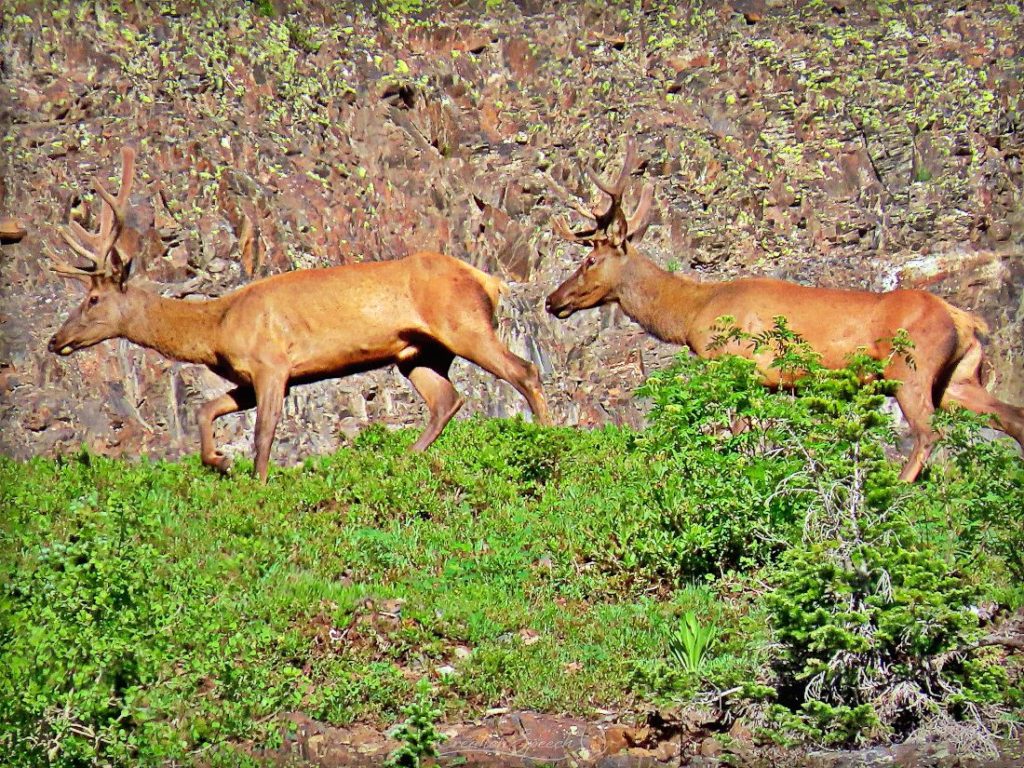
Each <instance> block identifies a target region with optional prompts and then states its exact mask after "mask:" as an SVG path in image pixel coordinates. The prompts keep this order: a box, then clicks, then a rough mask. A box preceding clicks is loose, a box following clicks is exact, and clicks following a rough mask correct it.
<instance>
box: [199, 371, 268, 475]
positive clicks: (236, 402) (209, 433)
mask: <svg viewBox="0 0 1024 768" xmlns="http://www.w3.org/2000/svg"><path fill="white" fill-rule="evenodd" d="M255 405H256V395H255V393H254V392H253V391H252V388H251V387H238V388H237V389H233V390H231V391H230V392H228V393H227V394H224V395H221V396H220V397H217V398H214V399H213V400H210V401H208V402H206V403H203V404H202V405H201V406H200V407H199V415H198V421H199V457H200V459H201V460H202V462H203V464H205V465H206V466H208V467H213V468H214V469H216V470H217V471H218V472H222V473H225V474H226V473H227V471H228V470H229V469H230V468H231V459H229V458H228V457H227V456H225V455H224V454H223V453H221V452H220V451H218V450H217V447H216V445H214V442H213V422H214V420H215V419H218V418H220V417H221V416H225V415H227V414H229V413H235V412H236V411H247V410H249V409H250V408H253V407H254V406H255Z"/></svg>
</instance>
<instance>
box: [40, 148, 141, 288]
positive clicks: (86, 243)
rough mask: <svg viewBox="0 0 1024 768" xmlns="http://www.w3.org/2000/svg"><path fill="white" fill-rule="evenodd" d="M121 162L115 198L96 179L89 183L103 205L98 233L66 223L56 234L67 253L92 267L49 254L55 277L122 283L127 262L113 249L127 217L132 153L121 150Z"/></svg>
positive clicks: (133, 164) (132, 165) (125, 276)
mask: <svg viewBox="0 0 1024 768" xmlns="http://www.w3.org/2000/svg"><path fill="white" fill-rule="evenodd" d="M121 162H122V168H121V186H120V189H119V190H118V193H117V195H112V194H110V192H108V191H107V189H106V187H104V186H103V184H102V182H101V181H100V180H99V178H94V179H93V185H94V186H95V187H96V192H97V193H99V196H100V197H101V198H103V202H104V203H105V205H104V206H103V208H102V210H101V211H100V228H99V231H98V232H89V231H88V230H86V229H85V228H84V227H83V226H82V225H81V224H79V223H78V222H77V221H73V220H70V219H69V221H68V226H66V227H65V226H62V227H59V228H58V230H57V231H58V232H59V234H60V236H61V238H63V240H64V242H66V243H67V244H68V245H69V246H70V247H71V250H73V251H74V252H75V253H76V254H78V255H79V256H81V257H83V258H84V259H86V260H88V261H89V262H90V263H91V264H92V266H91V267H86V268H82V267H76V266H74V265H73V264H69V263H68V262H66V261H63V260H61V259H59V258H57V257H56V256H54V255H53V254H52V253H51V254H50V259H51V261H52V269H53V271H54V272H56V273H57V274H59V275H62V276H64V277H73V278H78V279H81V278H84V277H88V278H93V277H110V278H115V279H116V280H118V282H123V281H124V280H125V278H127V276H128V267H129V265H130V263H131V258H130V257H129V258H127V259H123V258H122V256H121V253H120V252H119V251H118V249H117V239H118V237H120V236H121V232H122V231H123V230H124V220H125V217H126V216H127V214H128V198H129V196H130V195H131V188H132V180H133V176H134V174H135V150H133V149H132V148H131V147H123V148H122V149H121Z"/></svg>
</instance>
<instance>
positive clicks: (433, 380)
mask: <svg viewBox="0 0 1024 768" xmlns="http://www.w3.org/2000/svg"><path fill="white" fill-rule="evenodd" d="M445 358H446V359H442V358H439V359H437V360H434V361H430V362H429V363H428V362H426V361H423V360H415V361H412V362H409V363H406V364H403V365H402V366H401V368H400V370H401V371H402V374H403V375H404V376H405V377H406V378H407V379H409V381H410V382H411V383H412V385H413V387H415V388H416V391H417V392H419V393H420V397H422V398H423V400H424V402H425V403H426V404H427V409H428V410H429V412H430V419H429V421H427V426H426V427H424V429H423V433H422V434H421V435H420V436H419V439H418V440H417V441H416V442H415V443H413V446H412V450H413V451H414V452H416V453H419V452H421V451H425V450H426V449H427V448H428V447H429V446H430V444H431V443H433V442H434V441H435V440H436V439H437V438H438V436H439V435H440V434H441V432H442V431H443V430H444V428H445V426H446V425H447V424H448V422H449V421H451V420H452V417H453V416H455V414H456V413H458V412H459V409H460V408H461V407H462V405H463V403H464V402H465V401H464V400H463V399H462V398H461V397H460V396H459V393H458V392H457V391H456V390H455V387H454V386H452V383H451V381H450V380H449V379H448V368H449V367H450V366H451V363H452V356H451V355H446V356H445Z"/></svg>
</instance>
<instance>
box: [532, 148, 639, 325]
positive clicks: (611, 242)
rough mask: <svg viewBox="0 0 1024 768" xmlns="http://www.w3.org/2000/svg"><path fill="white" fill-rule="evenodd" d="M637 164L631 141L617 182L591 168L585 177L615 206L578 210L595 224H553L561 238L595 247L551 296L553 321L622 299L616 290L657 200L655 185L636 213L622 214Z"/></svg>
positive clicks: (560, 220)
mask: <svg viewBox="0 0 1024 768" xmlns="http://www.w3.org/2000/svg"><path fill="white" fill-rule="evenodd" d="M638 166H639V163H638V162H637V159H636V144H635V143H634V141H633V140H632V139H630V140H629V141H628V142H627V144H626V159H625V161H624V162H623V165H622V172H621V173H620V174H619V178H618V179H617V180H616V181H615V183H613V184H608V183H606V182H604V181H603V180H602V179H601V178H600V177H599V176H598V175H597V173H596V172H595V171H594V170H593V169H592V168H588V169H587V175H588V176H589V177H590V180H591V181H593V182H594V185H595V186H596V187H597V188H598V189H600V190H601V191H602V192H604V193H605V194H606V195H608V197H610V198H611V203H610V204H609V205H608V208H607V209H606V210H604V211H601V210H599V209H597V208H595V209H591V210H587V209H585V208H583V207H582V206H574V208H575V209H576V210H577V211H578V212H579V213H581V214H583V215H584V216H586V217H587V218H589V219H593V220H594V226H593V227H591V228H588V229H584V230H580V231H578V232H573V231H572V230H571V229H569V225H568V224H567V223H566V222H565V221H564V220H563V219H561V218H559V217H556V218H555V219H554V220H553V223H552V226H553V228H554V230H555V232H556V233H557V234H558V235H559V236H561V237H563V238H565V239H566V240H569V241H570V242H573V243H584V244H586V245H589V246H591V251H590V253H588V254H587V256H586V258H585V259H584V260H583V263H582V264H580V266H579V268H578V269H577V270H576V271H575V272H573V273H572V275H570V276H569V278H568V279H567V280H566V281H565V282H563V283H562V284H561V285H560V286H558V288H556V289H555V290H554V291H553V292H552V293H551V295H550V296H548V298H547V302H546V306H547V310H548V312H550V313H551V314H552V315H554V316H555V317H558V318H561V319H564V318H566V317H569V315H571V314H573V313H574V312H577V311H579V310H581V309H589V308H590V307H596V306H599V305H601V304H606V303H608V302H610V301H615V300H616V299H617V298H618V296H617V293H616V292H617V290H618V287H619V285H620V283H621V281H622V276H623V273H624V271H625V269H626V267H627V266H628V263H629V259H630V256H631V254H632V251H633V248H632V246H633V244H634V243H637V242H639V240H640V238H642V237H643V236H644V232H646V231H647V224H648V223H649V222H648V215H649V213H650V210H651V200H652V197H653V192H652V189H651V187H650V186H644V188H643V190H642V191H641V193H640V202H639V203H637V206H636V210H634V211H633V214H632V215H631V216H628V217H627V216H626V214H625V213H624V212H623V210H622V195H623V192H625V189H626V183H627V182H628V181H629V176H630V174H631V173H632V172H633V171H635V170H636V169H637V167H638Z"/></svg>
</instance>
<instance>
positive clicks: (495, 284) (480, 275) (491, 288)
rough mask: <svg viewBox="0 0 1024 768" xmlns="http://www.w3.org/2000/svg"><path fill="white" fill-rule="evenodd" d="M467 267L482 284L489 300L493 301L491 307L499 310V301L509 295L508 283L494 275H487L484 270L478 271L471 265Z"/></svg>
mask: <svg viewBox="0 0 1024 768" xmlns="http://www.w3.org/2000/svg"><path fill="white" fill-rule="evenodd" d="M466 267H467V268H468V269H469V270H470V272H471V273H472V275H473V277H475V278H476V280H477V282H478V283H480V286H481V287H482V288H483V289H484V292H485V293H486V294H487V298H489V299H490V300H491V306H493V307H494V309H495V310H496V309H497V308H498V301H499V300H500V299H501V297H502V296H504V295H505V294H507V293H508V283H506V282H505V281H504V280H502V279H500V278H497V277H495V276H494V275H489V274H487V273H486V272H484V271H483V270H482V269H477V268H476V267H474V266H473V265H471V264H467V265H466Z"/></svg>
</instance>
